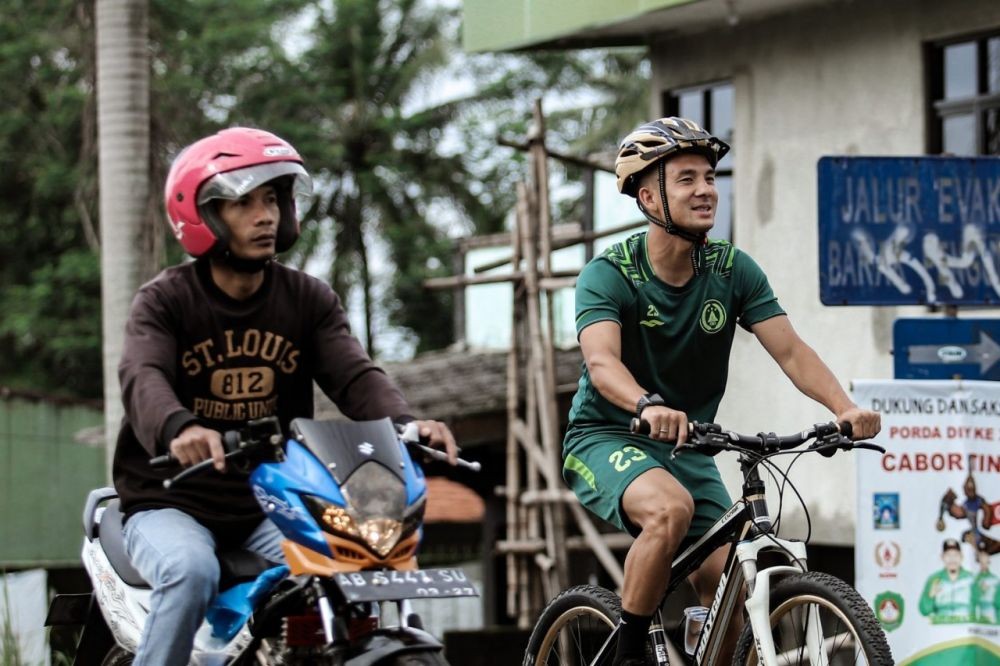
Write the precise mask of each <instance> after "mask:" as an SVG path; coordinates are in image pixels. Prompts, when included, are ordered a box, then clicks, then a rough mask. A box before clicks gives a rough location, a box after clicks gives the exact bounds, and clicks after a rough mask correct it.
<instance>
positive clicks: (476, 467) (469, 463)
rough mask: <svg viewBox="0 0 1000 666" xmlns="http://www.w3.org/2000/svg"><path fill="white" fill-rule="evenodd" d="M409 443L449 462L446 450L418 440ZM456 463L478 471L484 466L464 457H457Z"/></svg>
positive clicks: (429, 455) (437, 458) (427, 453)
mask: <svg viewBox="0 0 1000 666" xmlns="http://www.w3.org/2000/svg"><path fill="white" fill-rule="evenodd" d="M409 445H410V446H412V447H414V448H416V449H419V450H420V452H421V453H423V454H424V455H426V456H427V457H429V458H433V459H434V460H440V461H441V462H448V454H447V453H445V452H444V451H439V450H438V449H432V448H431V447H429V446H425V445H424V444H420V443H418V442H409ZM455 464H456V465H458V466H459V467H465V468H466V469H470V470H472V471H473V472H478V471H479V470H481V469H482V468H483V466H482V465H481V464H479V462H478V461H475V460H465V459H463V458H456V459H455Z"/></svg>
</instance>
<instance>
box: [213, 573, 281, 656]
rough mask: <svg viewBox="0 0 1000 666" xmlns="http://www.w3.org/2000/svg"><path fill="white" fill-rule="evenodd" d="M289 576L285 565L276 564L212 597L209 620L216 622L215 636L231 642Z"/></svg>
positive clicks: (214, 626)
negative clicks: (264, 599)
mask: <svg viewBox="0 0 1000 666" xmlns="http://www.w3.org/2000/svg"><path fill="white" fill-rule="evenodd" d="M287 575H288V567H287V566H285V565H284V564H282V565H280V566H276V567H272V568H270V569H268V570H267V571H265V572H263V573H261V574H260V575H259V576H257V578H255V579H254V580H251V581H247V582H246V583H240V584H239V585H235V586H233V587H231V588H229V589H228V590H225V591H223V592H219V593H218V594H216V595H215V598H214V599H212V603H211V604H210V605H209V607H208V610H207V611H206V612H205V619H206V620H208V623H209V624H211V625H212V636H214V637H216V638H221V639H222V640H224V641H226V642H229V641H231V640H232V639H233V636H235V635H236V634H237V633H238V632H239V630H240V629H241V628H242V627H243V625H244V624H246V623H247V620H249V619H250V614H251V613H253V611H254V609H255V608H256V607H257V605H258V604H259V603H260V601H261V600H262V599H263V598H264V597H265V596H266V595H267V594H268V593H269V592H270V591H271V590H272V589H273V588H274V586H275V585H277V584H278V583H279V582H280V581H281V580H282V579H283V578H285V576H287Z"/></svg>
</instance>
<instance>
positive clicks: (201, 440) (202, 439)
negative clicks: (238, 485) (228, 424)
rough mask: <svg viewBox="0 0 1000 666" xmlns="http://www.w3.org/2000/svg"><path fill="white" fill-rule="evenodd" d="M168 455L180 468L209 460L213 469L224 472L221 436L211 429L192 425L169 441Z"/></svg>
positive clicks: (224, 463) (224, 462)
mask: <svg viewBox="0 0 1000 666" xmlns="http://www.w3.org/2000/svg"><path fill="white" fill-rule="evenodd" d="M169 448H170V455H171V456H172V457H173V458H174V459H175V460H176V461H177V462H178V463H179V464H180V465H181V466H182V467H190V466H192V465H194V464H196V463H199V462H201V461H202V460H206V459H208V458H211V459H212V461H213V464H214V466H215V469H217V470H218V471H220V472H225V471H226V459H225V455H226V451H225V449H224V448H223V446H222V435H221V434H219V433H218V432H217V431H215V430H212V429H211V428H204V427H202V426H200V425H198V424H192V425H189V426H188V427H186V428H184V430H182V431H181V432H180V434H178V435H177V437H175V438H174V439H172V440H171V441H170V447H169Z"/></svg>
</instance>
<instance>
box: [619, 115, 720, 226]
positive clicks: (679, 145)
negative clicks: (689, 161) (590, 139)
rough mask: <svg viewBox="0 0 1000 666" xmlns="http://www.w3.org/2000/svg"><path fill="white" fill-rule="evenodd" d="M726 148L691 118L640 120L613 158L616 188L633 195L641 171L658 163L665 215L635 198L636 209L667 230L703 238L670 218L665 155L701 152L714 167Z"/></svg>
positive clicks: (635, 194) (636, 190)
mask: <svg viewBox="0 0 1000 666" xmlns="http://www.w3.org/2000/svg"><path fill="white" fill-rule="evenodd" d="M728 152H729V144H727V143H726V142H725V141H723V140H722V139H720V138H718V137H717V136H713V135H712V134H710V133H709V132H707V131H706V130H704V129H702V127H701V126H700V125H699V124H698V123H696V122H694V121H693V120H688V119H687V118H677V117H674V116H671V117H669V118H660V119H659V120H652V121H650V122H647V123H643V124H642V125H639V126H638V127H636V128H635V129H634V130H632V131H631V132H629V134H628V135H627V136H626V137H625V138H624V139H622V142H621V144H620V145H619V146H618V156H617V158H616V159H615V175H616V176H617V178H618V191H619V192H621V193H622V194H627V195H628V196H630V197H633V198H635V197H636V196H637V194H638V191H639V180H640V177H641V176H640V175H641V174H642V173H643V172H645V171H646V170H647V169H649V168H650V167H652V166H654V165H657V166H658V167H659V171H660V196H661V197H662V199H663V212H664V215H665V217H666V219H665V220H660V219H658V218H656V217H655V216H653V215H651V214H650V213H649V211H647V210H646V209H645V207H643V205H642V203H641V202H639V200H638V199H636V203H638V204H639V210H641V211H642V213H643V215H645V216H646V218H647V219H649V220H650V221H651V222H653V223H654V224H658V225H659V226H661V227H663V228H664V229H666V230H667V233H670V234H674V235H677V236H680V237H681V238H685V239H687V240H691V241H694V242H704V240H705V235H704V234H692V233H690V232H688V231H685V230H684V229H681V228H679V227H677V226H676V225H675V224H674V223H673V221H672V220H671V219H670V211H669V210H668V209H667V194H666V185H665V182H664V165H665V164H666V162H667V158H670V157H672V156H674V155H677V154H679V153H697V154H700V155H704V156H705V158H706V159H707V160H708V162H709V164H711V165H712V168H713V169H714V168H715V167H716V165H717V164H718V163H719V160H721V159H722V157H723V156H724V155H725V154H726V153H728Z"/></svg>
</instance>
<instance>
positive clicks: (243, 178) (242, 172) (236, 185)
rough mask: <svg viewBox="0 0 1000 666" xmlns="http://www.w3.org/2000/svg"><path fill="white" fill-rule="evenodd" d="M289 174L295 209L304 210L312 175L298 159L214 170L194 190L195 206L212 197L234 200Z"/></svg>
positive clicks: (310, 192) (308, 198)
mask: <svg viewBox="0 0 1000 666" xmlns="http://www.w3.org/2000/svg"><path fill="white" fill-rule="evenodd" d="M284 176H292V177H293V178H294V183H293V185H292V192H291V194H292V198H293V199H294V201H295V205H296V209H297V210H299V211H303V210H307V209H308V208H309V204H310V203H311V197H312V189H313V188H312V178H310V177H309V172H307V171H306V170H305V167H303V166H302V165H301V164H299V163H298V162H268V163H266V164H256V165H254V166H249V167H245V168H243V169H236V170H234V171H226V172H223V173H217V174H215V175H214V176H212V177H211V178H209V179H208V180H206V181H205V183H204V184H203V185H202V186H201V188H200V189H199V190H198V205H199V206H203V205H204V204H206V203H208V202H209V201H211V200H212V199H229V200H232V201H235V200H236V199H239V198H240V197H242V196H244V195H246V194H247V193H249V192H251V191H253V190H255V189H257V188H258V187H260V186H261V185H266V184H267V183H269V182H270V181H272V180H274V179H275V178H281V177H284Z"/></svg>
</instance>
